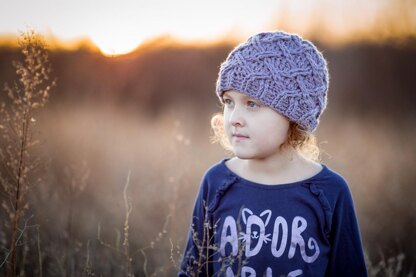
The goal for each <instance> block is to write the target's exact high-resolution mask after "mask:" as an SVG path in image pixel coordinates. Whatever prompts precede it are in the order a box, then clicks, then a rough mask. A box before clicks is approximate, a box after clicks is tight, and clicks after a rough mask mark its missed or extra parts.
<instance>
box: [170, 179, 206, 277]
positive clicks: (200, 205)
mask: <svg viewBox="0 0 416 277" xmlns="http://www.w3.org/2000/svg"><path fill="white" fill-rule="evenodd" d="M205 185H206V182H205V181H204V180H203V181H202V183H201V186H200V189H199V192H198V195H197V197H196V200H195V204H194V209H193V213H192V221H191V226H190V228H189V231H188V237H187V241H186V245H185V249H184V252H183V259H182V262H181V266H180V269H179V273H178V276H179V277H185V276H210V274H209V270H210V267H209V266H208V261H209V255H210V254H209V253H210V249H209V247H208V246H209V245H210V242H211V241H210V238H212V236H211V235H210V234H211V231H212V230H211V228H210V224H209V220H208V218H207V216H206V214H207V213H206V210H207V208H206V207H207V204H206V199H207V197H206V192H205ZM207 256H208V259H207Z"/></svg>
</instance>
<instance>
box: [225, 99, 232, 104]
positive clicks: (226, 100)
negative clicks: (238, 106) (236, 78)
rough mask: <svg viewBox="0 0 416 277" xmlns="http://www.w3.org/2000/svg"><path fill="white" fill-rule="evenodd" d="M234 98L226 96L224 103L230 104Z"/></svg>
mask: <svg viewBox="0 0 416 277" xmlns="http://www.w3.org/2000/svg"><path fill="white" fill-rule="evenodd" d="M232 102H233V101H232V100H231V99H228V98H225V99H224V103H225V104H226V105H230V104H232Z"/></svg>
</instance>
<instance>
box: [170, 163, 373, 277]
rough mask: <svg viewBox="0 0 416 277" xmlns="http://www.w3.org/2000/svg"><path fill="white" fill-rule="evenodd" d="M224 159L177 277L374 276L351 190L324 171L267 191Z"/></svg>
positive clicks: (205, 187) (204, 196) (206, 184)
mask: <svg viewBox="0 0 416 277" xmlns="http://www.w3.org/2000/svg"><path fill="white" fill-rule="evenodd" d="M225 161H226V160H223V161H221V162H219V163H217V164H215V165H214V166H212V167H211V168H210V169H209V170H207V171H206V173H205V174H204V176H203V178H202V182H201V185H200V189H199V192H198V196H197V198H196V201H195V206H194V210H193V216H192V223H191V227H190V230H189V234H188V239H187V243H186V247H185V250H184V258H183V261H182V265H181V268H180V271H179V273H178V276H227V277H229V276H252V277H254V276H266V277H271V276H288V277H294V276H337V277H342V276H354V277H360V276H367V271H366V267H365V262H364V256H363V251H362V244H361V238H360V233H359V229H358V224H357V219H356V215H355V211H354V205H353V200H352V197H351V193H350V190H349V188H348V185H347V183H346V181H345V180H344V178H343V177H342V176H341V175H339V174H338V173H336V172H334V171H332V170H331V169H329V168H328V167H327V166H326V165H324V164H322V170H321V171H320V172H319V173H317V174H316V175H315V176H313V177H310V178H308V179H306V180H302V181H297V182H293V183H287V184H276V185H265V184H259V183H255V182H252V181H249V180H247V179H244V178H242V177H240V176H238V175H236V174H235V173H234V172H232V171H231V170H230V169H229V168H228V167H227V166H226V164H225Z"/></svg>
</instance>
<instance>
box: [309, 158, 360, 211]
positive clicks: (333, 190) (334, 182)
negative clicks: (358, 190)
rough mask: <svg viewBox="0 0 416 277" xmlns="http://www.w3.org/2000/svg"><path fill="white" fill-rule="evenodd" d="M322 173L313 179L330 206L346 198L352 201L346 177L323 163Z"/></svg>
mask: <svg viewBox="0 0 416 277" xmlns="http://www.w3.org/2000/svg"><path fill="white" fill-rule="evenodd" d="M323 166H324V169H323V174H321V175H320V178H319V179H316V180H314V182H313V183H314V184H315V185H316V187H317V188H318V189H319V190H322V192H323V193H324V195H325V196H326V198H327V199H328V201H329V203H330V205H331V206H332V208H334V206H335V205H336V204H337V202H339V201H344V200H347V201H348V202H352V196H351V191H350V188H349V185H348V182H347V181H346V179H345V178H344V177H343V176H342V175H341V174H340V173H338V172H337V171H335V170H333V169H331V168H329V167H328V166H326V165H323Z"/></svg>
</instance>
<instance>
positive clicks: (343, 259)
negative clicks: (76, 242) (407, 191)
mask: <svg viewBox="0 0 416 277" xmlns="http://www.w3.org/2000/svg"><path fill="white" fill-rule="evenodd" d="M327 90H328V70H327V65H326V62H325V59H324V58H323V56H322V54H321V53H320V52H319V51H318V50H317V49H316V48H315V46H314V45H313V44H312V43H311V42H309V41H307V40H304V39H302V38H300V37H299V36H297V35H294V34H288V33H284V32H265V33H259V34H256V35H254V36H252V37H250V38H249V39H248V40H247V41H246V42H244V43H242V44H240V45H238V46H237V47H236V48H235V49H234V50H233V51H232V52H231V53H230V54H229V56H228V57H227V59H226V60H225V62H223V63H222V65H221V68H220V72H219V78H218V81H217V88H216V92H217V94H218V97H219V98H220V100H221V102H222V103H223V105H224V111H223V115H222V116H220V119H222V122H223V125H222V128H223V131H224V133H225V135H226V138H227V139H228V143H227V144H228V146H229V147H230V149H231V150H232V152H233V154H234V157H233V158H231V159H224V160H223V161H221V162H219V163H217V164H215V165H214V166H212V167H211V168H210V169H209V170H208V171H207V172H206V173H205V175H204V177H203V179H202V182H201V186H200V190H199V193H198V196H197V199H196V202H195V208H194V211H193V216H192V225H191V228H190V231H189V236H188V241H187V244H186V248H185V251H184V257H183V262H182V265H181V269H180V271H179V276H227V277H228V276H251V277H254V276H268V277H269V276H270V277H271V276H291V277H293V276H352V277H357V276H367V272H366V268H365V263H364V257H363V251H362V246H361V240H360V234H359V229H358V225H357V219H356V216H355V212H354V206H353V201H352V198H351V194H350V191H349V189H348V186H347V183H346V181H345V180H344V179H343V177H342V176H341V175H339V174H338V173H336V172H335V171H333V170H331V169H330V168H328V166H326V165H325V164H321V163H318V162H316V161H315V160H316V159H317V155H316V154H317V151H316V150H319V149H318V148H317V147H316V144H315V143H316V142H315V137H314V136H313V135H312V133H313V132H314V131H315V129H316V127H317V125H318V123H319V117H320V115H321V113H322V112H323V110H324V109H325V107H326V103H327ZM212 122H213V123H214V124H213V125H214V126H213V127H214V130H217V131H218V124H217V123H218V116H216V117H214V118H213V121H212ZM217 133H218V132H217ZM307 149H309V150H310V149H312V150H314V151H306V150H307ZM310 153H312V154H313V155H309V154H310Z"/></svg>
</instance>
